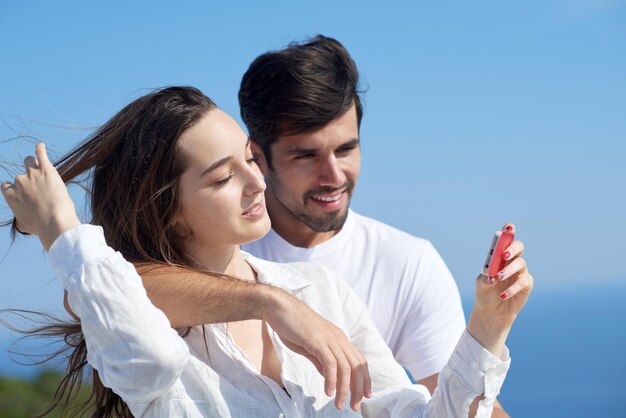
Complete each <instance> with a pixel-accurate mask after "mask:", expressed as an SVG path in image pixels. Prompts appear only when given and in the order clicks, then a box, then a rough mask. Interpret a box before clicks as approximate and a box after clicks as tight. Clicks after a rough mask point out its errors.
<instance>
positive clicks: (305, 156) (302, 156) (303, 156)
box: [296, 153, 315, 160]
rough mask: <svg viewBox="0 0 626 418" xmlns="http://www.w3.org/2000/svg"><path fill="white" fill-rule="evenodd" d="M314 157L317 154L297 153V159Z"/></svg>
mask: <svg viewBox="0 0 626 418" xmlns="http://www.w3.org/2000/svg"><path fill="white" fill-rule="evenodd" d="M313 157H315V154H313V153H307V154H300V155H296V160H304V159H307V158H313Z"/></svg>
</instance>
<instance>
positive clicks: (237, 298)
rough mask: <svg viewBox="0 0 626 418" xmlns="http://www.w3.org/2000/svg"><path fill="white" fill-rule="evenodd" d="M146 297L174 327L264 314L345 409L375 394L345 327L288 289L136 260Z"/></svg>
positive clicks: (227, 320)
mask: <svg viewBox="0 0 626 418" xmlns="http://www.w3.org/2000/svg"><path fill="white" fill-rule="evenodd" d="M135 267H136V268H137V271H138V272H139V274H140V276H141V278H142V280H143V284H144V287H145V288H146V291H147V293H148V297H149V298H150V300H151V301H152V303H153V304H154V305H155V306H157V307H158V308H160V309H161V310H162V311H163V312H164V313H165V315H166V316H167V317H168V319H169V320H170V322H171V324H172V326H173V327H175V328H184V327H190V326H195V325H201V324H210V323H220V322H234V321H242V320H247V319H263V320H265V321H266V322H267V323H268V324H269V325H270V326H271V327H272V329H273V330H274V331H275V332H276V333H277V334H278V335H279V336H280V338H281V340H282V341H283V342H284V343H285V345H286V346H287V347H289V349H291V350H292V351H294V352H296V353H298V354H301V355H303V356H305V357H307V358H308V359H309V360H310V361H311V362H312V363H313V364H314V365H315V367H316V368H317V370H318V371H319V372H320V374H322V376H324V379H325V389H326V394H327V395H328V396H332V395H333V394H335V391H336V396H335V405H336V406H337V407H338V408H339V407H341V408H343V405H344V403H345V400H346V399H347V392H348V389H350V392H351V393H352V396H351V397H350V399H351V407H352V408H353V409H355V410H356V409H358V408H359V407H360V402H361V398H362V397H363V396H366V397H369V395H370V394H371V381H370V376H369V372H368V371H367V366H366V364H367V363H366V360H365V358H364V357H363V356H362V355H361V353H359V352H358V350H357V349H356V348H354V346H353V345H352V343H351V342H350V340H349V339H348V337H347V336H346V335H345V334H344V332H343V331H342V330H341V329H339V328H338V327H336V326H335V325H333V324H332V323H330V322H329V321H327V320H326V319H324V318H323V317H322V316H320V315H319V314H317V313H316V312H315V311H313V310H312V309H310V308H309V307H308V306H307V305H305V304H304V303H303V302H301V301H300V300H298V299H296V298H294V297H293V296H292V295H291V294H289V293H288V292H285V291H284V290H282V289H280V288H278V287H275V286H270V285H265V284H258V283H251V282H246V281H243V280H238V279H235V278H230V277H225V276H219V275H213V274H205V273H201V272H196V271H193V270H189V269H183V268H178V267H173V266H165V265H148V264H141V265H136V266H135Z"/></svg>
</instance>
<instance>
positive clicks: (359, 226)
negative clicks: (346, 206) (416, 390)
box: [242, 210, 465, 380]
mask: <svg viewBox="0 0 626 418" xmlns="http://www.w3.org/2000/svg"><path fill="white" fill-rule="evenodd" d="M242 249H243V250H244V251H246V252H249V253H250V254H253V255H255V256H256V257H259V258H262V259H265V260H270V261H275V262H283V263H284V262H300V261H315V262H318V263H320V264H323V265H325V266H327V267H329V268H331V269H333V270H335V271H336V272H338V273H339V274H340V276H342V277H343V278H344V279H345V280H346V281H347V282H348V284H349V285H350V286H351V287H352V288H353V289H354V290H355V291H356V293H357V294H358V295H359V296H360V297H361V300H362V301H363V302H365V304H366V305H367V307H368V310H369V313H370V315H371V317H372V318H373V320H374V323H375V324H376V327H377V328H378V331H379V332H380V334H381V335H382V336H383V338H384V340H385V341H386V342H387V345H388V346H389V347H390V348H391V351H392V352H393V354H394V357H395V358H396V361H398V363H400V364H401V365H403V366H404V367H405V368H406V369H408V370H409V371H410V372H411V375H412V376H413V378H414V379H416V380H420V379H423V378H425V377H428V376H431V375H433V374H435V373H439V371H441V369H442V368H443V366H444V365H445V364H446V362H447V361H448V358H449V357H450V354H451V353H452V351H453V350H454V347H455V345H456V343H457V341H458V340H459V336H460V335H461V333H462V332H463V330H464V329H465V318H464V315H463V309H462V306H461V297H460V295H459V290H458V288H457V286H456V283H455V282H454V279H453V277H452V274H451V273H450V271H449V270H448V268H447V267H446V265H445V263H444V261H443V260H442V258H441V256H440V255H439V253H438V252H437V250H435V248H434V247H433V246H432V244H431V243H430V242H429V241H427V240H424V239H421V238H416V237H414V236H412V235H409V234H407V233H405V232H402V231H400V230H398V229H395V228H392V227H390V226H389V225H386V224H384V223H382V222H379V221H376V220H374V219H371V218H367V217H365V216H362V215H359V214H357V213H355V212H354V211H352V210H350V211H349V213H348V217H347V219H346V222H345V224H344V226H343V228H342V229H341V231H339V233H338V234H336V235H335V236H334V237H332V238H331V239H330V240H328V241H326V242H323V243H322V244H319V245H316V246H314V247H312V248H301V247H296V246H293V245H291V244H290V243H289V242H287V241H285V240H284V239H283V238H282V237H280V236H279V235H278V234H277V233H276V232H275V231H274V230H273V229H272V230H271V231H270V232H269V233H268V234H267V235H266V236H265V237H263V238H262V239H260V240H258V241H256V242H253V243H251V244H247V245H244V246H242Z"/></svg>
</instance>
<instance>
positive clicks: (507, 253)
mask: <svg viewBox="0 0 626 418" xmlns="http://www.w3.org/2000/svg"><path fill="white" fill-rule="evenodd" d="M510 256H511V253H510V252H508V251H505V252H504V254H502V257H504V259H505V260H508V259H509V257H510Z"/></svg>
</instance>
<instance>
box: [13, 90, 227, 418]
mask: <svg viewBox="0 0 626 418" xmlns="http://www.w3.org/2000/svg"><path fill="white" fill-rule="evenodd" d="M215 107H216V106H215V104H214V103H213V102H212V101H211V99H209V98H208V97H206V96H205V95H204V94H202V92H200V91H199V90H197V89H195V88H192V87H168V88H164V89H160V90H157V91H154V92H152V93H150V94H147V95H145V96H143V97H140V98H139V99H137V100H135V101H133V102H132V103H130V104H129V105H127V106H126V107H124V108H123V109H122V110H121V111H120V112H118V113H117V114H116V115H115V116H113V117H112V118H111V119H109V120H108V121H107V122H106V123H105V124H104V125H102V126H101V127H100V128H99V129H98V130H96V131H95V132H94V133H93V134H92V135H91V136H89V137H88V138H87V139H86V140H85V141H84V142H83V143H82V144H80V145H79V146H78V147H77V148H75V149H74V150H72V151H70V152H69V153H68V154H66V155H65V156H64V157H62V158H61V159H60V160H58V161H57V162H56V163H55V166H56V168H57V170H58V172H59V174H60V175H61V178H62V179H63V181H64V182H65V183H68V182H72V181H76V180H78V179H80V180H81V181H85V182H86V186H87V190H88V192H89V195H90V202H91V205H90V206H91V214H92V223H93V224H96V225H100V226H102V227H103V229H104V235H105V238H106V241H107V243H108V244H109V245H110V246H111V247H112V248H114V249H115V250H117V251H119V252H121V253H122V255H124V257H125V258H126V259H127V260H129V261H132V262H136V263H159V264H170V265H178V266H192V265H193V262H192V260H191V258H190V257H189V256H188V255H187V254H186V253H185V251H184V249H183V246H182V239H183V237H181V236H180V235H178V234H177V233H176V231H175V228H174V220H175V218H176V215H177V214H178V213H179V210H180V199H179V188H178V187H179V185H178V183H179V178H180V176H181V175H182V173H183V170H184V167H185V161H184V158H183V156H182V155H181V154H180V153H179V151H178V147H177V142H178V138H179V137H180V135H181V134H182V133H183V132H184V131H185V130H186V129H188V128H190V127H191V126H193V125H194V124H195V123H197V122H198V121H199V119H200V118H202V116H204V115H205V114H206V113H207V112H208V111H209V110H211V109H213V108H215ZM12 228H13V231H12V232H13V233H15V223H13V226H12ZM49 318H50V321H49V322H48V324H47V325H44V326H40V327H38V328H36V329H33V330H30V331H27V332H25V333H27V334H30V335H37V336H53V337H54V336H57V337H58V336H62V337H63V339H64V341H65V348H64V350H59V351H58V352H56V353H54V354H53V355H52V356H50V358H49V359H47V360H50V359H52V358H57V357H58V356H61V355H63V354H64V352H69V354H67V356H68V357H67V358H68V363H67V369H66V375H65V377H64V378H63V380H62V381H61V383H60V385H59V387H58V389H57V391H56V394H55V397H54V400H53V401H52V402H51V404H50V405H49V407H48V408H47V409H46V410H45V411H44V412H43V413H42V415H41V416H44V415H46V414H48V413H49V412H51V411H52V410H53V409H55V408H57V407H59V408H61V409H62V410H63V412H64V413H66V412H67V413H68V414H69V415H70V416H84V415H85V414H87V413H91V414H92V416H93V417H110V416H119V417H131V416H132V414H131V413H130V410H129V409H128V407H127V406H126V404H125V403H124V402H123V401H122V399H121V398H120V397H119V396H118V395H116V394H115V393H113V391H111V390H110V389H108V388H106V387H104V386H103V385H102V382H101V381H100V379H99V377H98V373H97V371H96V370H92V371H93V391H92V393H91V396H90V397H89V399H88V400H87V401H85V402H84V403H82V404H79V405H75V406H74V407H72V408H71V409H70V405H71V404H72V402H73V401H75V399H76V397H77V395H78V390H79V389H80V387H81V384H82V377H83V373H84V372H85V371H86V370H87V368H89V369H91V367H90V366H89V365H88V363H87V347H86V345H85V339H84V337H83V334H82V330H81V326H80V322H78V321H74V322H63V321H58V320H57V319H56V318H52V317H49Z"/></svg>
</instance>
